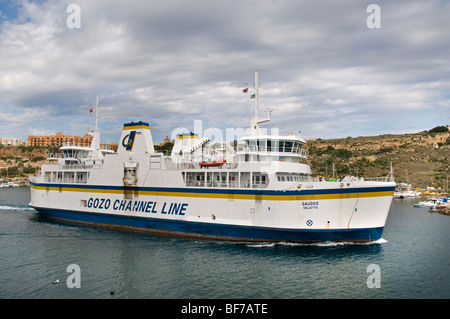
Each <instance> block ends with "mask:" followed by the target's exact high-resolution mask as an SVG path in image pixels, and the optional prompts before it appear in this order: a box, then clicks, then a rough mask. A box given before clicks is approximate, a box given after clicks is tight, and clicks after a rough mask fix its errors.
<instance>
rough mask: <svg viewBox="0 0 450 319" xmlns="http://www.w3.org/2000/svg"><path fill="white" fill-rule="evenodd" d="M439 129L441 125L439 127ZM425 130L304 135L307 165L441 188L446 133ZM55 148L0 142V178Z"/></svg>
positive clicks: (322, 171) (317, 171) (449, 154)
mask: <svg viewBox="0 0 450 319" xmlns="http://www.w3.org/2000/svg"><path fill="white" fill-rule="evenodd" d="M444 128H445V127H444ZM440 131H441V130H436V128H435V129H433V130H430V131H428V132H420V133H415V134H401V135H381V136H367V137H357V138H352V137H348V138H344V139H331V140H321V139H317V140H309V141H307V142H308V145H307V148H308V150H309V159H308V164H310V165H311V168H312V172H313V174H314V175H315V176H325V175H326V173H327V175H328V176H330V177H331V176H332V174H333V161H334V167H335V176H337V177H339V176H345V175H354V176H363V177H381V176H386V175H387V174H388V173H389V169H390V163H391V162H392V165H393V168H394V176H395V181H396V182H398V183H399V182H405V181H406V178H407V177H406V175H407V174H408V182H409V183H411V184H412V185H413V186H418V187H426V186H434V187H442V186H443V185H444V184H445V183H446V179H447V174H450V172H449V168H450V165H449V159H450V132H449V131H448V130H447V131H445V132H440ZM54 151H56V152H57V151H58V149H57V148H56V149H55V148H47V147H32V146H17V147H12V146H0V179H1V178H5V177H6V167H8V175H9V177H10V178H13V179H19V178H27V177H28V176H29V175H32V174H34V173H35V171H36V170H37V169H38V168H39V167H40V166H41V165H42V164H44V163H47V160H46V157H47V155H48V154H49V153H52V152H54Z"/></svg>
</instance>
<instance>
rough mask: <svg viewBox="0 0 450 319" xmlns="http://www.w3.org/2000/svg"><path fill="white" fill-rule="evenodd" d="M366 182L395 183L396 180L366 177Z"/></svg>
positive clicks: (389, 177) (384, 177) (390, 177)
mask: <svg viewBox="0 0 450 319" xmlns="http://www.w3.org/2000/svg"><path fill="white" fill-rule="evenodd" d="M364 180H365V181H369V182H393V181H394V178H393V177H392V176H383V177H364Z"/></svg>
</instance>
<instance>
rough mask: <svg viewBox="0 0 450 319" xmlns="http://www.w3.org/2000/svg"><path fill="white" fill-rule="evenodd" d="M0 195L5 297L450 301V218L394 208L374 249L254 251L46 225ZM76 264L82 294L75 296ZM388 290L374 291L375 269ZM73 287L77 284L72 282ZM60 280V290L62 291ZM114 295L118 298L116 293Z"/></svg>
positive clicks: (11, 192)
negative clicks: (71, 267) (371, 281)
mask: <svg viewBox="0 0 450 319" xmlns="http://www.w3.org/2000/svg"><path fill="white" fill-rule="evenodd" d="M29 199H30V195H29V189H28V188H14V189H8V188H5V189H0V298H34V299H36V298H98V299H111V298H162V299H168V298H170V299H173V298H176V299H178V298H183V299H185V298H189V299H197V298H208V299H210V298H214V299H215V298H232V299H242V298H249V299H250V298H258V299H259V298H284V299H293V298H377V299H378V298H407V299H409V298H449V297H450V258H449V257H450V248H449V247H450V231H449V230H450V216H443V215H439V214H436V213H434V214H431V213H428V212H427V210H426V209H421V208H413V207H412V204H413V203H415V202H417V201H419V200H418V199H417V200H415V199H412V200H406V199H404V200H394V202H393V205H392V207H391V211H390V214H389V218H388V221H387V223H386V228H385V231H384V234H383V240H381V241H379V242H377V243H372V244H358V245H356V244H331V243H325V244H320V245H299V244H287V243H278V244H248V243H229V242H217V241H209V240H193V239H184V238H171V237H165V236H153V235H147V234H138V233H127V232H119V231H111V230H103V229H96V228H89V227H82V226H73V225H68V224H62V223H57V222H52V221H48V220H44V219H41V218H40V217H39V216H38V215H37V214H36V213H35V211H34V210H33V209H31V208H28V207H27V203H28V202H29ZM71 264H76V265H78V266H79V269H80V272H79V273H78V274H79V277H77V278H78V279H79V280H78V281H77V282H79V283H80V286H81V287H80V288H68V285H67V283H66V281H67V279H68V278H69V276H71V275H72V272H67V267H68V266H69V265H71ZM372 264H376V265H378V266H379V269H380V272H379V277H378V279H379V280H378V282H379V283H380V288H369V287H368V285H367V279H368V277H369V276H370V275H371V274H372V272H367V268H368V267H369V265H372ZM71 278H72V277H71ZM56 280H59V283H56V284H55V283H54V282H55V281H56ZM111 291H114V294H111Z"/></svg>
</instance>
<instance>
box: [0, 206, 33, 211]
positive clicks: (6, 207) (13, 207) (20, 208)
mask: <svg viewBox="0 0 450 319" xmlns="http://www.w3.org/2000/svg"><path fill="white" fill-rule="evenodd" d="M0 210H20V211H24V210H34V208H31V207H23V206H22V207H17V206H2V205H0Z"/></svg>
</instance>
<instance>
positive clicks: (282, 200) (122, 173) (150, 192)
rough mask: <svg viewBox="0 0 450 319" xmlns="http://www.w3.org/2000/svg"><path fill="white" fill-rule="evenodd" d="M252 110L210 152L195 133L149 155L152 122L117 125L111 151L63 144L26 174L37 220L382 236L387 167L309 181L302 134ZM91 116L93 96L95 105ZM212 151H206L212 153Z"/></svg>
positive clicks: (189, 230)
mask: <svg viewBox="0 0 450 319" xmlns="http://www.w3.org/2000/svg"><path fill="white" fill-rule="evenodd" d="M254 90H255V95H254V99H255V112H254V116H253V117H252V119H251V123H250V129H249V130H247V132H248V135H246V136H245V137H243V138H242V140H241V141H240V142H239V144H238V145H237V149H236V150H235V149H234V147H231V146H230V145H229V144H227V143H224V144H225V145H224V146H223V149H222V150H218V149H212V148H211V146H210V145H209V144H210V143H209V142H210V140H209V139H208V138H202V137H200V136H198V134H196V133H182V134H178V135H177V136H176V139H175V142H174V147H173V149H172V152H171V154H170V155H164V154H163V153H160V152H156V151H155V149H154V144H153V140H152V134H151V131H150V126H149V124H148V123H147V122H143V121H138V122H131V123H125V124H124V125H123V129H122V133H121V137H120V140H119V144H118V150H117V152H103V151H102V150H101V149H100V133H99V131H98V129H97V125H96V126H95V130H94V131H93V132H92V135H93V140H92V144H91V146H90V147H88V148H80V147H76V146H65V147H62V148H61V150H62V152H63V157H62V158H57V159H55V161H54V162H53V163H52V164H48V165H43V166H42V168H41V170H40V173H38V174H37V175H36V176H34V177H32V178H30V181H29V182H30V190H31V202H30V204H29V205H30V206H31V207H33V208H34V209H35V210H36V211H37V212H38V213H39V214H41V215H42V216H45V217H48V218H51V219H55V220H59V221H64V222H70V223H77V224H83V225H90V226H94V227H108V228H113V229H121V230H130V231H141V232H149V233H155V234H163V235H170V236H185V237H191V238H206V239H214V240H230V241H244V242H247V241H251V242H306V243H312V242H322V241H344V242H346V241H349V242H370V241H375V240H378V239H380V238H381V237H382V233H383V229H384V226H385V222H386V219H387V216H388V212H389V209H390V205H391V202H392V198H393V193H394V190H395V186H396V184H395V182H394V181H393V178H392V175H390V173H389V174H388V175H387V176H386V177H383V178H380V179H376V180H368V179H363V178H357V177H348V176H347V177H345V178H344V179H342V180H338V181H326V180H324V179H320V180H319V179H316V178H313V177H312V175H311V168H310V166H309V165H308V164H306V160H307V156H308V153H307V151H306V150H305V148H306V141H305V140H304V139H303V138H302V137H301V136H300V135H299V134H292V133H290V134H286V135H282V134H272V132H271V133H270V134H266V133H264V132H263V131H264V130H261V129H260V124H262V123H265V122H268V121H270V117H271V113H270V111H269V113H268V115H267V117H265V118H261V117H259V116H258V94H259V92H258V90H259V88H258V72H257V71H256V72H255V87H254ZM96 114H98V102H97V106H96ZM212 150H213V151H212Z"/></svg>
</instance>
